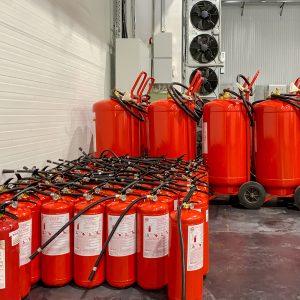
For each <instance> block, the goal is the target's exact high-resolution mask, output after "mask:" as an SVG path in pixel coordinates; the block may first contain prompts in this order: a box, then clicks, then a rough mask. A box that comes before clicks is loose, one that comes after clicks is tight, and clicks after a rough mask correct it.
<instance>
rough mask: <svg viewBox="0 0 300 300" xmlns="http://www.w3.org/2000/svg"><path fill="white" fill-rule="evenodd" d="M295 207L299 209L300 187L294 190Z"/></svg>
mask: <svg viewBox="0 0 300 300" xmlns="http://www.w3.org/2000/svg"><path fill="white" fill-rule="evenodd" d="M294 200H295V205H296V207H298V209H300V186H298V187H297V188H296V190H295V194H294Z"/></svg>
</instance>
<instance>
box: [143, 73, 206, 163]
mask: <svg viewBox="0 0 300 300" xmlns="http://www.w3.org/2000/svg"><path fill="white" fill-rule="evenodd" d="M199 75H200V76H199ZM195 77H196V80H195V81H194V80H193V82H192V85H193V88H191V87H190V88H187V87H185V86H184V85H182V84H179V83H173V84H171V86H170V87H169V88H168V92H169V94H170V96H171V97H170V98H168V99H162V100H157V101H154V102H152V103H151V104H150V105H149V109H148V112H149V137H150V151H149V152H150V155H151V156H160V155H166V157H168V158H177V157H179V156H182V155H184V159H185V160H192V159H195V157H196V127H197V122H198V121H199V120H200V115H199V114H198V113H197V112H196V111H195V108H196V104H195V102H196V100H199V98H197V96H196V94H195V91H196V90H197V88H199V87H200V85H201V83H202V77H201V74H200V72H198V73H197V74H196V75H195ZM176 87H180V88H184V89H185V90H186V93H187V95H184V94H182V93H181V92H179V90H178V89H177V88H176ZM194 88H195V89H194Z"/></svg>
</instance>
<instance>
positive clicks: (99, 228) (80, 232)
mask: <svg viewBox="0 0 300 300" xmlns="http://www.w3.org/2000/svg"><path fill="white" fill-rule="evenodd" d="M93 201H94V199H93ZM90 202H91V201H88V200H84V201H81V202H79V203H77V204H76V205H75V208H74V214H75V215H76V214H77V213H78V212H80V211H81V210H83V209H84V208H86V207H87V206H88V205H90ZM103 226H104V208H103V206H102V205H101V204H97V205H96V206H94V207H93V208H91V209H89V210H88V211H87V212H85V213H84V214H82V215H81V216H80V217H79V218H78V219H76V220H75V222H74V276H73V277H74V281H75V283H76V284H77V285H78V286H80V287H85V288H92V287H95V286H97V285H100V284H102V283H103V282H104V280H105V265H104V260H102V261H101V264H100V267H99V268H98V270H97V273H96V274H95V277H94V278H93V280H92V281H89V280H88V277H89V274H90V272H91V269H92V268H93V265H94V263H95V261H96V259H97V257H98V255H99V254H100V252H101V249H102V246H103V243H104V241H103V238H104V230H103Z"/></svg>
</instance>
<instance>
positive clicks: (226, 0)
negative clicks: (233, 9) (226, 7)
mask: <svg viewBox="0 0 300 300" xmlns="http://www.w3.org/2000/svg"><path fill="white" fill-rule="evenodd" d="M243 2H245V3H246V4H247V5H250V4H282V3H283V2H285V3H286V4H300V1H299V0H270V1H269V0H265V1H264V0H244V1H241V0H222V4H242V3H243Z"/></svg>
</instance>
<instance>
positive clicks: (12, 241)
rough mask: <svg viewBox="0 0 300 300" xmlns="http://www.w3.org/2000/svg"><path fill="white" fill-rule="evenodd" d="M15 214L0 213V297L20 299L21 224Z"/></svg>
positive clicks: (10, 299) (11, 299) (12, 299)
mask: <svg viewBox="0 0 300 300" xmlns="http://www.w3.org/2000/svg"><path fill="white" fill-rule="evenodd" d="M0 205H1V204H0ZM15 218H16V217H15V216H14V215H12V216H7V215H6V213H5V211H2V209H1V213H0V299H3V300H5V299H7V300H8V299H9V300H20V282H19V272H20V269H19V230H18V228H19V225H18V221H16V220H14V219H15Z"/></svg>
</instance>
